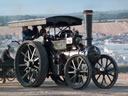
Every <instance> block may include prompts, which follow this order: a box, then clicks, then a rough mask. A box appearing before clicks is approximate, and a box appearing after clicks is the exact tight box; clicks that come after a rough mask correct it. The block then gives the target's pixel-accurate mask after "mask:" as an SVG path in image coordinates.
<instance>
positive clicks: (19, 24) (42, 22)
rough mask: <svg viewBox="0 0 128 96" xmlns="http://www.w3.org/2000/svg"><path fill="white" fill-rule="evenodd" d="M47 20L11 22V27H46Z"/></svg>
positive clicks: (9, 24)
mask: <svg viewBox="0 0 128 96" xmlns="http://www.w3.org/2000/svg"><path fill="white" fill-rule="evenodd" d="M45 24H46V19H45V18H39V19H29V20H21V21H13V22H9V23H8V26H9V27H22V26H34V25H45Z"/></svg>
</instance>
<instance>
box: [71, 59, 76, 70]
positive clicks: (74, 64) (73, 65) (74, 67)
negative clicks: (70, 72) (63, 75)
mask: <svg viewBox="0 0 128 96" xmlns="http://www.w3.org/2000/svg"><path fill="white" fill-rule="evenodd" d="M72 64H73V67H74V69H76V66H75V63H74V61H73V60H72Z"/></svg>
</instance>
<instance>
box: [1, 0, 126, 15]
mask: <svg viewBox="0 0 128 96" xmlns="http://www.w3.org/2000/svg"><path fill="white" fill-rule="evenodd" d="M83 10H94V11H114V10H128V0H1V1H0V13H1V14H0V15H42V14H64V13H75V12H83Z"/></svg>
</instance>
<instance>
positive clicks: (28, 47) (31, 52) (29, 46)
mask: <svg viewBox="0 0 128 96" xmlns="http://www.w3.org/2000/svg"><path fill="white" fill-rule="evenodd" d="M27 47H28V49H29V51H30V53H31V55H32V50H31V48H30V45H27Z"/></svg>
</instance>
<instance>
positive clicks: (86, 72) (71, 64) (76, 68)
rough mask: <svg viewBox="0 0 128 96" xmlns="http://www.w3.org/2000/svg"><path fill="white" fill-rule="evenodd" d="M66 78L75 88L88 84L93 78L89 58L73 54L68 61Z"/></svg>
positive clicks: (65, 69)
mask: <svg viewBox="0 0 128 96" xmlns="http://www.w3.org/2000/svg"><path fill="white" fill-rule="evenodd" d="M64 73H65V80H66V82H67V84H68V85H69V86H71V87H72V88H74V89H81V88H85V87H87V86H88V84H89V82H90V79H91V74H92V70H91V66H90V63H89V61H88V59H87V58H86V57H85V56H83V55H73V56H72V57H70V58H69V60H68V61H67V63H66V65H65V68H64Z"/></svg>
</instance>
